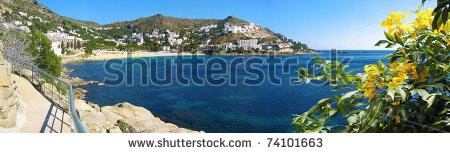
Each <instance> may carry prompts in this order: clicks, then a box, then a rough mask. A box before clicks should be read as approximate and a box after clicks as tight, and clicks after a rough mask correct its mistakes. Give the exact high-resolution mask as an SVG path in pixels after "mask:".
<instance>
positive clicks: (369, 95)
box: [364, 88, 377, 101]
mask: <svg viewBox="0 0 450 153" xmlns="http://www.w3.org/2000/svg"><path fill="white" fill-rule="evenodd" d="M375 95H377V92H375V88H368V89H367V90H366V91H364V97H367V98H369V101H372V99H373V97H375Z"/></svg>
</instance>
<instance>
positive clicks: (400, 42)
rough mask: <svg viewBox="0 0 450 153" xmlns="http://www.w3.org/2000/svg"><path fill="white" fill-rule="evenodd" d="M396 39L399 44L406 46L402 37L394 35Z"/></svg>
mask: <svg viewBox="0 0 450 153" xmlns="http://www.w3.org/2000/svg"><path fill="white" fill-rule="evenodd" d="M394 38H395V41H396V42H397V43H399V44H400V45H402V46H405V42H403V40H402V38H400V36H398V35H397V34H394Z"/></svg>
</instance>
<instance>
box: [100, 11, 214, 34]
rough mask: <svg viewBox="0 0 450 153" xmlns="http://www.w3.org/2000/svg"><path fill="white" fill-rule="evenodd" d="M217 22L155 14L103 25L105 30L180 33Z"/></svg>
mask: <svg viewBox="0 0 450 153" xmlns="http://www.w3.org/2000/svg"><path fill="white" fill-rule="evenodd" d="M218 22H219V20H215V19H182V18H175V17H167V16H163V15H162V14H157V15H154V16H151V17H147V18H140V19H137V20H134V21H124V22H116V23H112V24H107V25H104V27H105V28H113V29H121V28H126V29H132V30H133V31H135V32H148V31H152V30H153V29H164V30H171V31H174V32H180V31H181V30H193V29H196V28H199V27H201V26H207V25H210V24H216V23H218Z"/></svg>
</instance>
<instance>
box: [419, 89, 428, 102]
mask: <svg viewBox="0 0 450 153" xmlns="http://www.w3.org/2000/svg"><path fill="white" fill-rule="evenodd" d="M417 93H418V94H419V95H420V97H422V99H423V100H426V99H427V98H428V97H429V96H430V94H429V93H428V92H427V91H426V90H423V89H417Z"/></svg>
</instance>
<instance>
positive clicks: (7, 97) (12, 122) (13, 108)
mask: <svg viewBox="0 0 450 153" xmlns="http://www.w3.org/2000/svg"><path fill="white" fill-rule="evenodd" d="M2 52H3V45H2V44H1V43H0V127H1V128H14V127H16V121H17V111H18V109H19V104H20V103H19V97H18V96H17V92H16V91H15V87H14V84H13V83H12V82H11V75H10V74H11V68H12V67H11V64H10V63H8V62H6V61H5V60H4V59H3V55H2Z"/></svg>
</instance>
